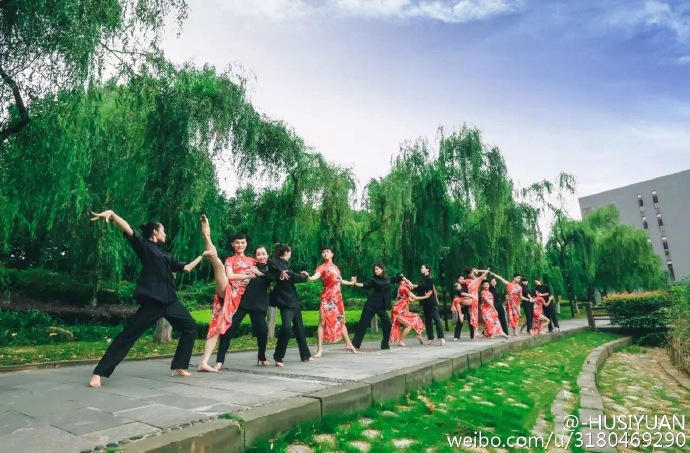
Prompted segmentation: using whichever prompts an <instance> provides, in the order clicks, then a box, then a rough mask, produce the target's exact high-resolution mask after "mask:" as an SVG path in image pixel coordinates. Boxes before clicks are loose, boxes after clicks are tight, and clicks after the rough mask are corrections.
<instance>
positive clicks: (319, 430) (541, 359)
mask: <svg viewBox="0 0 690 453" xmlns="http://www.w3.org/2000/svg"><path fill="white" fill-rule="evenodd" d="M615 338H618V337H617V336H616V335H613V334H608V333H601V332H586V333H581V334H576V335H572V336H567V337H564V338H561V339H558V340H554V341H551V342H548V343H546V344H544V345H541V346H537V347H532V348H529V349H525V350H521V351H516V352H511V353H508V354H506V355H505V356H503V357H502V358H500V359H497V360H495V361H493V362H491V363H490V364H488V365H484V366H481V367H479V368H475V369H470V370H468V371H465V372H463V373H461V374H459V375H457V376H454V377H452V378H450V379H449V380H447V381H443V382H434V383H432V384H430V385H429V386H427V387H425V388H421V389H419V390H417V391H413V392H409V393H408V394H406V395H405V396H403V397H402V398H400V399H399V400H397V401H389V402H385V403H377V404H375V405H374V406H372V407H369V408H367V409H364V410H362V411H358V412H350V413H342V414H332V415H327V416H325V417H324V418H323V419H322V420H321V421H319V422H308V423H303V424H300V425H298V426H296V427H294V428H293V429H291V430H290V431H288V432H287V433H283V434H280V435H278V436H275V437H273V438H269V439H262V440H259V441H257V442H256V443H255V444H254V445H252V446H250V448H248V450H247V451H255V452H263V451H273V452H282V451H285V450H287V447H288V446H290V445H304V446H308V447H309V448H311V449H313V451H314V452H316V453H317V452H329V451H334V450H338V451H343V452H353V453H354V452H360V451H363V450H366V449H367V448H368V449H369V450H368V451H372V452H384V453H385V452H394V451H395V452H398V451H414V452H417V451H425V450H426V449H428V448H431V450H430V451H436V452H439V453H440V452H450V451H455V452H457V451H462V449H460V448H458V447H451V446H450V445H449V443H448V439H447V436H474V433H475V432H479V431H481V432H482V433H483V434H484V435H486V436H491V435H497V436H500V437H501V438H502V440H503V441H505V440H506V439H507V437H508V436H530V435H539V434H545V435H546V436H548V434H549V432H550V431H552V430H553V416H552V415H551V413H550V409H551V403H552V401H553V400H554V398H555V397H556V395H557V393H558V392H559V391H560V390H561V389H563V388H568V389H571V390H572V391H573V392H574V393H577V392H578V390H577V384H576V380H577V376H578V374H579V373H580V370H581V368H582V365H583V363H584V361H585V359H586V357H587V355H588V354H589V353H590V352H591V351H592V350H593V349H594V348H595V347H597V346H599V345H601V344H603V343H606V342H608V341H611V340H613V339H615Z"/></svg>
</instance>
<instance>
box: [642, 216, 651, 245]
mask: <svg viewBox="0 0 690 453" xmlns="http://www.w3.org/2000/svg"><path fill="white" fill-rule="evenodd" d="M642 228H644V229H645V230H646V229H647V221H646V220H643V221H642ZM649 242H652V240H651V239H650V240H649Z"/></svg>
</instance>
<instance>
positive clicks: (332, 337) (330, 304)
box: [307, 247, 357, 359]
mask: <svg viewBox="0 0 690 453" xmlns="http://www.w3.org/2000/svg"><path fill="white" fill-rule="evenodd" d="M321 258H323V263H322V264H321V265H320V266H319V267H317V268H316V270H315V271H314V275H312V276H311V277H309V278H308V279H307V280H309V281H310V282H312V281H314V280H318V279H321V281H322V282H323V289H322V290H321V304H320V307H319V327H318V328H317V330H316V332H317V337H318V347H317V348H316V354H314V357H315V358H317V359H318V358H319V357H321V354H323V340H324V338H325V339H326V341H328V342H330V343H337V342H338V341H340V340H342V339H343V338H345V349H347V350H348V351H350V352H353V353H354V352H357V350H356V349H355V347H354V346H352V343H351V342H350V336H349V335H348V334H347V326H346V325H345V304H344V303H343V295H342V293H341V291H340V285H341V284H343V285H347V286H352V285H354V284H355V280H354V279H353V280H350V281H347V280H343V279H342V277H341V276H340V269H338V266H336V265H335V264H333V251H332V250H331V248H330V247H323V248H322V249H321Z"/></svg>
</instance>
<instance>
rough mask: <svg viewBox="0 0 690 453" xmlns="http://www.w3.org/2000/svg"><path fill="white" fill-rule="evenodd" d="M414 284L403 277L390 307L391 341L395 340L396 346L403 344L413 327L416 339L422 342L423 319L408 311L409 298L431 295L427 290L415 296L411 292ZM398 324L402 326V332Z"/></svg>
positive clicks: (421, 297) (422, 297)
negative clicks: (393, 302) (421, 294)
mask: <svg viewBox="0 0 690 453" xmlns="http://www.w3.org/2000/svg"><path fill="white" fill-rule="evenodd" d="M413 286H414V285H413V284H412V282H410V281H409V280H408V279H406V278H404V277H403V279H402V281H401V282H400V286H398V299H397V300H396V302H395V305H393V308H392V309H391V318H392V320H393V327H391V341H392V342H397V343H398V346H405V337H406V336H407V334H408V333H410V330H412V329H414V331H415V332H417V340H419V343H421V344H424V341H423V340H422V331H423V330H424V321H422V318H420V317H419V315H417V314H415V313H412V312H411V311H410V300H413V301H414V300H423V299H426V298H428V297H430V296H431V291H427V292H426V293H425V294H424V295H423V296H416V295H414V294H413V293H412V287H413ZM400 326H404V329H403V330H402V333H401V332H400Z"/></svg>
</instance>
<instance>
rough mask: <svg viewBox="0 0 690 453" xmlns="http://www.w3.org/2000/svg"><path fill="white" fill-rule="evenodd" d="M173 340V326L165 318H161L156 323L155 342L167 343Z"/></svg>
mask: <svg viewBox="0 0 690 453" xmlns="http://www.w3.org/2000/svg"><path fill="white" fill-rule="evenodd" d="M171 341H172V326H171V325H170V323H169V322H168V321H167V320H166V319H165V318H161V319H159V320H158V322H157V323H156V331H155V332H154V333H153V342H154V343H156V344H165V343H170V342H171Z"/></svg>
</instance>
